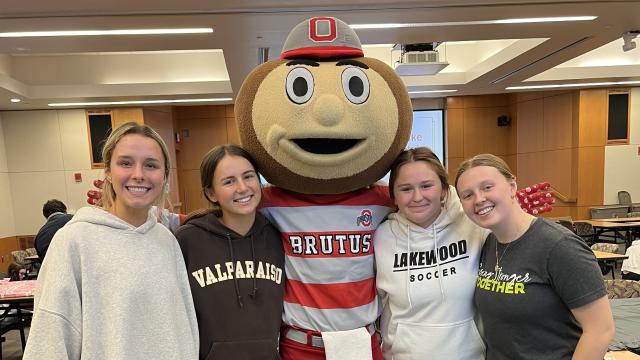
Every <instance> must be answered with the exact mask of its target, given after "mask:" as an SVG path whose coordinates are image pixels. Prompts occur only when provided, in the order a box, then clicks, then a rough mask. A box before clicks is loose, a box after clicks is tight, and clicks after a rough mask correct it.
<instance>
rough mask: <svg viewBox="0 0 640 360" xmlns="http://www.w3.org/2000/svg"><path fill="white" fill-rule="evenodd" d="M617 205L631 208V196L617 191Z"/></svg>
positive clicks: (626, 192) (625, 192)
mask: <svg viewBox="0 0 640 360" xmlns="http://www.w3.org/2000/svg"><path fill="white" fill-rule="evenodd" d="M618 203H619V204H620V205H628V206H631V204H632V201H631V194H629V192H628V191H624V190H623V191H618Z"/></svg>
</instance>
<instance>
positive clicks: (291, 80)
mask: <svg viewBox="0 0 640 360" xmlns="http://www.w3.org/2000/svg"><path fill="white" fill-rule="evenodd" d="M311 95H313V75H312V74H311V71H309V70H307V69H305V68H303V67H297V68H293V69H292V70H291V71H289V74H287V96H288V97H289V100H291V101H293V102H294V103H296V104H304V103H306V102H307V101H309V99H311Z"/></svg>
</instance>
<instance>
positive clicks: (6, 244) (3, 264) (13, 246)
mask: <svg viewBox="0 0 640 360" xmlns="http://www.w3.org/2000/svg"><path fill="white" fill-rule="evenodd" d="M15 250H20V244H19V243H18V238H17V237H15V236H9V237H5V238H1V239H0V271H2V272H5V273H6V272H7V268H8V267H9V264H11V263H12V262H13V257H12V256H11V252H12V251H15Z"/></svg>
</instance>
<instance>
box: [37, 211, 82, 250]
mask: <svg viewBox="0 0 640 360" xmlns="http://www.w3.org/2000/svg"><path fill="white" fill-rule="evenodd" d="M42 215H44V217H45V219H47V222H46V223H45V224H44V225H43V226H42V227H41V228H40V230H38V234H37V235H36V239H35V247H36V252H37V253H38V256H39V257H40V262H42V261H44V256H45V255H46V253H47V249H49V244H51V239H53V235H55V234H56V232H57V231H58V230H60V228H62V227H63V226H64V225H65V224H66V223H68V222H69V220H71V218H72V217H73V215H71V214H67V207H66V205H65V204H64V203H63V202H62V201H60V200H57V199H52V200H49V201H47V202H46V203H44V206H42Z"/></svg>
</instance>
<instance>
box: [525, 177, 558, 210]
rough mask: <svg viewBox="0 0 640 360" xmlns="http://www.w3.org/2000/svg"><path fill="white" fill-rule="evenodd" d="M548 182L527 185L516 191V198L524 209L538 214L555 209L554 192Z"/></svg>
mask: <svg viewBox="0 0 640 360" xmlns="http://www.w3.org/2000/svg"><path fill="white" fill-rule="evenodd" d="M550 187H551V185H549V183H548V182H546V181H545V182H541V183H538V184H534V185H531V186H527V187H526V188H524V189H522V190H518V191H517V192H516V198H517V199H518V203H519V204H520V207H522V209H523V210H524V211H525V212H527V213H529V214H531V215H538V214H542V213H546V212H549V211H551V210H553V208H552V207H551V204H553V203H555V202H556V199H555V198H554V197H553V192H552V191H549V188H550Z"/></svg>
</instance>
